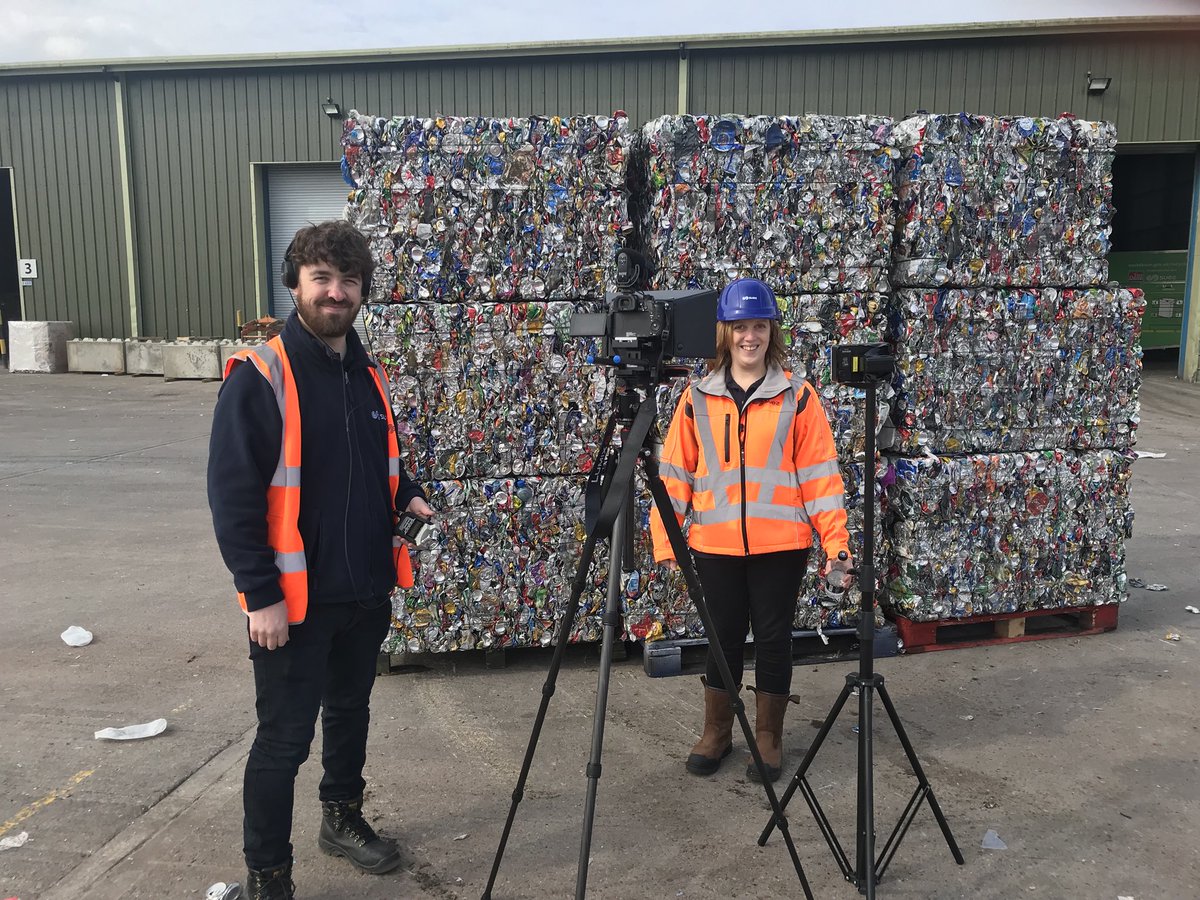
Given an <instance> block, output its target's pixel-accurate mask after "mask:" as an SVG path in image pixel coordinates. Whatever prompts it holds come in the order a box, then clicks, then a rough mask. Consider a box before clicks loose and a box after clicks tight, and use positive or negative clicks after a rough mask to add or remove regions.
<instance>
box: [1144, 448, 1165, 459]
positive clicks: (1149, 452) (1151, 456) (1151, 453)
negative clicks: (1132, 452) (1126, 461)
mask: <svg viewBox="0 0 1200 900" xmlns="http://www.w3.org/2000/svg"><path fill="white" fill-rule="evenodd" d="M1137 458H1138V459H1166V458H1167V454H1165V453H1155V452H1154V451H1153V450H1138V451H1137Z"/></svg>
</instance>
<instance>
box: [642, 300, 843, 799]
mask: <svg viewBox="0 0 1200 900" xmlns="http://www.w3.org/2000/svg"><path fill="white" fill-rule="evenodd" d="M785 362H786V351H785V349H784V343H783V332H782V330H781V329H780V326H779V306H778V304H777V303H776V302H775V295H774V293H772V291H771V289H770V288H769V287H767V285H765V284H763V283H762V282H761V281H758V280H757V279H754V278H742V279H738V280H737V281H734V282H732V283H730V284H729V285H728V286H727V287H726V288H725V290H724V291H722V292H721V297H720V300H719V301H718V304H717V355H716V357H715V358H714V359H712V360H710V361H709V364H708V370H709V374H708V375H706V376H705V377H704V378H702V379H700V380H699V381H697V382H695V383H693V384H691V385H689V386H688V387H687V388H686V389H685V390H684V392H683V395H682V396H681V397H680V399H679V405H678V406H677V407H676V408H675V415H674V418H673V419H672V421H671V428H670V431H669V432H668V433H667V439H666V442H665V443H664V445H663V450H662V459H661V463H660V469H661V475H662V480H663V482H664V484H666V487H667V491H668V493H670V495H671V500H672V505H673V506H674V509H675V513H676V517H677V519H678V520H679V521H680V523H682V522H683V518H684V515H685V514H686V513H687V512H688V510H689V508H690V510H691V514H692V524H691V528H690V529H689V532H688V544H689V545H690V546H691V548H692V556H693V558H694V559H695V563H696V571H697V573H698V574H699V576H700V583H701V585H702V586H703V588H704V596H705V599H706V600H707V602H708V606H709V610H710V611H711V612H712V616H713V620H714V623H715V625H716V630H717V634H716V638H717V640H718V641H719V643H720V648H721V650H722V651H723V652H724V655H725V660H726V662H727V663H728V664H729V669H730V672H731V673H732V674H733V677H734V679H735V680H737V681H738V682H739V687H740V680H741V675H742V651H743V648H744V646H745V641H746V634H747V630H748V628H749V627H750V626H751V625H752V626H753V628H754V645H755V647H754V652H755V674H756V681H757V682H758V684H757V687H756V688H751V690H753V691H754V693H755V698H756V710H755V713H756V715H755V728H754V732H755V740H756V742H757V743H758V749H759V752H760V753H761V754H762V757H763V762H764V763H765V765H766V771H767V777H768V778H770V779H771V780H772V781H775V780H776V779H778V778H779V775H780V772H781V763H782V758H783V718H784V713H785V711H786V710H787V705H788V701H789V700H791V699H792V698H791V697H790V695H789V691H790V689H791V683H792V622H793V621H794V620H795V617H796V598H797V595H798V594H799V590H800V582H801V580H802V579H803V577H804V573H805V570H806V567H807V564H808V554H809V550H810V549H811V547H812V543H813V531H814V530H815V531H816V532H817V533H818V534H819V535H820V536H821V546H822V547H823V548H824V550H825V553H826V555H827V556H828V557H829V559H830V560H831V562H827V563H826V565H825V574H826V575H828V574H829V572H830V571H831V569H833V568H836V569H838V570H839V571H840V572H841V575H842V578H841V581H842V583H843V584H845V583H846V581H847V580H848V576H847V570H848V569H849V568H850V565H851V561H850V559H849V549H850V548H849V535H848V534H847V533H846V512H845V509H844V505H843V491H844V488H843V485H842V477H841V474H840V472H839V471H838V464H837V451H836V450H835V448H834V445H833V434H832V432H831V431H830V429H829V421H828V420H827V419H826V418H825V411H824V410H823V409H822V407H821V401H820V398H819V397H817V395H816V393H815V392H814V391H813V389H812V387H811V386H810V385H809V384H808V383H807V382H806V381H805V380H804V379H803V378H801V377H799V376H798V375H793V374H792V373H791V371H790V370H788V369H787V368H785ZM651 536H652V539H653V542H654V558H655V560H656V561H658V562H664V563H666V564H667V565H668V566H670V567H674V566H675V564H676V563H675V560H674V554H673V553H672V550H671V545H670V543H669V542H668V540H667V535H666V530H665V529H664V528H663V523H662V520H661V519H660V518H659V517H658V515H657V513H655V514H654V515H653V517H652V519H651ZM842 552H844V553H845V554H846V558H845V559H838V558H837V557H838V556H839V554H841V553H842ZM835 580H836V576H835ZM710 637H711V636H710ZM715 653H716V648H715V647H714V646H713V645H712V644H711V643H710V644H709V651H708V667H707V673H706V677H705V678H704V679H702V681H703V683H704V733H703V734H702V735H701V737H700V740H699V741H698V742H697V743H696V745H695V746H694V747H693V748H692V751H691V754H690V755H689V756H688V758H687V764H686V766H687V770H688V771H689V772H691V773H692V774H694V775H712V774H713V773H714V772H716V771H717V769H718V768H719V767H720V765H721V761H722V760H723V759H724V758H725V757H726V756H728V755H729V754H730V752H731V751H732V749H733V718H734V716H733V708H732V706H731V703H730V700H731V698H730V696H729V694H728V693H727V686H726V685H725V684H724V683H723V681H722V680H721V673H720V671H719V670H718V668H717V663H716V656H715ZM746 774H747V775H748V776H749V777H751V778H755V779H757V778H758V777H759V775H758V769H757V768H756V767H755V766H754V764H753V758H751V761H750V763H749V764H748V765H747V769H746Z"/></svg>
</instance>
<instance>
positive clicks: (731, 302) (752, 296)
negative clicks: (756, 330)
mask: <svg viewBox="0 0 1200 900" xmlns="http://www.w3.org/2000/svg"><path fill="white" fill-rule="evenodd" d="M778 318H779V304H778V303H776V302H775V292H774V291H772V290H771V289H770V288H769V287H767V286H766V285H765V284H763V282H761V281H759V280H758V279H757V278H738V279H737V280H735V281H731V282H729V284H727V285H725V290H723V291H721V299H719V300H718V301H717V321H718V322H736V321H737V320H738V319H778Z"/></svg>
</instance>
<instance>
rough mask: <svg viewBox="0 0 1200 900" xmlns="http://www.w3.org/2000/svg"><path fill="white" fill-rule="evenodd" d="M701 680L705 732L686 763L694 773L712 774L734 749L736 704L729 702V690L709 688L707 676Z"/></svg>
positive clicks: (688, 768)
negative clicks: (732, 704) (734, 707)
mask: <svg viewBox="0 0 1200 900" xmlns="http://www.w3.org/2000/svg"><path fill="white" fill-rule="evenodd" d="M700 683H701V684H703V685H704V733H703V734H701V735H700V740H698V741H697V742H696V746H694V747H692V752H691V753H690V754H688V758H687V762H686V763H684V766H685V768H687V770H688V771H689V772H691V773H692V774H693V775H712V774H714V773H715V772H716V771H717V769H719V768H721V760H723V759H724V758H725V757H727V756H728V755H729V754H730V753H732V752H733V707H732V706H730V705H729V691H719V690H717V689H716V688H710V687H709V686H708V681H707V680H706V679H705V678H704V677H701V678H700Z"/></svg>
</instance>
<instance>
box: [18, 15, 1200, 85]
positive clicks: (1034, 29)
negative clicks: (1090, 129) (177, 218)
mask: <svg viewBox="0 0 1200 900" xmlns="http://www.w3.org/2000/svg"><path fill="white" fill-rule="evenodd" d="M1131 31H1139V32H1157V31H1162V32H1178V31H1200V15H1197V16H1123V17H1109V18H1081V19H1048V20H1046V19H1041V20H1028V21H1012V22H971V23H955V24H949V25H921V26H903V27H887V28H862V29H826V30H820V31H774V32H753V33H740V34H699V35H696V34H691V35H674V36H667V37H646V38H623V39H616V38H602V39H598V40H586V41H545V42H540V43H508V44H470V45H464V46H441V47H401V48H393V49H380V50H344V51H330V52H319V53H315V52H308V53H305V52H300V53H264V54H249V55H218V56H176V57H146V58H134V59H97V60H80V61H72V62H60V61H52V62H32V63H6V64H0V76H17V75H76V74H116V73H121V72H149V71H159V70H177V71H184V70H196V69H244V68H272V67H312V66H357V65H369V64H386V63H403V62H429V61H436V60H468V59H476V60H479V59H504V58H512V57H538V56H574V55H596V54H601V55H603V54H616V53H647V52H664V51H670V52H682V51H685V50H721V49H736V48H754V47H789V46H819V45H829V44H864V43H884V42H890V43H898V42H899V43H910V42H917V41H937V40H970V39H985V38H1003V37H1025V36H1048V35H1049V36H1052V35H1071V34H1096V33H1128V32H1131Z"/></svg>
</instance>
